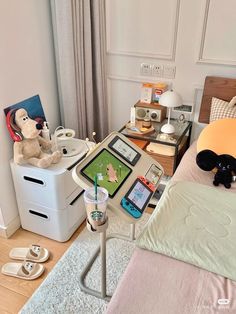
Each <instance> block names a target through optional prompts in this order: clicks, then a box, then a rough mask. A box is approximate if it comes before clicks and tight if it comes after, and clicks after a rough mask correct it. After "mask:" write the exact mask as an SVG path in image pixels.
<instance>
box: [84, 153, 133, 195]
mask: <svg viewBox="0 0 236 314" xmlns="http://www.w3.org/2000/svg"><path fill="white" fill-rule="evenodd" d="M131 172H132V170H131V169H130V168H129V167H128V166H126V165H125V164H124V163H123V162H122V161H121V160H119V159H118V158H117V157H115V156H114V155H113V154H111V153H110V152H109V151H108V150H106V149H105V148H104V149H103V150H101V151H100V152H99V153H98V154H97V155H96V156H95V157H94V158H93V159H92V160H91V161H90V162H89V163H88V164H87V165H86V166H85V167H84V168H83V169H81V174H82V175H84V176H85V177H86V178H87V179H89V180H90V181H91V182H94V179H95V176H96V175H97V178H98V181H97V183H98V186H101V187H103V188H105V189H107V191H108V193H109V196H110V197H111V198H112V197H113V196H114V195H115V194H116V192H117V191H118V189H119V188H120V187H121V186H122V184H123V183H124V181H125V180H126V179H127V178H128V176H129V175H130V173H131Z"/></svg>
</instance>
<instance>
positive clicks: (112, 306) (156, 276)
mask: <svg viewBox="0 0 236 314" xmlns="http://www.w3.org/2000/svg"><path fill="white" fill-rule="evenodd" d="M195 157H196V144H193V145H192V146H191V147H190V149H189V150H188V151H187V153H186V154H185V155H184V157H183V159H182V161H181V164H180V166H179V167H178V169H177V170H176V172H175V174H174V176H173V180H175V181H195V182H199V183H201V184H206V185H212V181H213V174H212V173H210V172H205V171H202V170H201V169H199V168H198V167H197V165H196V163H195ZM218 188H219V189H225V188H224V187H223V186H220V187H218ZM231 191H232V192H236V183H233V185H232V188H231ZM235 267H236V265H235ZM106 313H107V314H223V313H224V314H226V313H227V314H229V313H230V314H236V282H234V281H231V280H229V279H226V278H224V277H221V276H218V275H216V274H213V273H211V272H208V271H205V270H203V269H200V268H198V267H196V266H193V265H190V264H187V263H184V262H181V261H178V260H175V259H172V258H169V257H167V256H164V255H161V254H157V253H154V252H150V251H146V250H142V249H139V248H136V249H135V251H134V254H133V256H132V258H131V260H130V262H129V265H128V267H127V269H126V271H125V273H124V275H123V276H122V278H121V280H120V282H119V284H118V287H117V289H116V291H115V293H114V295H113V297H112V299H111V302H110V303H109V305H108V308H107V312H106Z"/></svg>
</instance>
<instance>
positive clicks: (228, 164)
mask: <svg viewBox="0 0 236 314" xmlns="http://www.w3.org/2000/svg"><path fill="white" fill-rule="evenodd" d="M196 162H197V165H198V166H199V167H200V168H201V169H202V170H204V171H211V170H213V169H214V168H215V167H216V168H217V172H216V174H215V177H214V181H213V184H214V185H215V186H218V185H219V184H220V183H221V184H223V185H224V186H225V187H226V188H227V189H229V188H230V187H231V182H232V177H233V172H235V173H236V159H235V158H234V157H233V156H231V155H227V154H223V155H217V154H216V153H214V152H213V151H212V150H209V149H205V150H202V151H201V152H199V153H198V154H197V157H196Z"/></svg>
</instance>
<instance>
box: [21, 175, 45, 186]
mask: <svg viewBox="0 0 236 314" xmlns="http://www.w3.org/2000/svg"><path fill="white" fill-rule="evenodd" d="M23 178H24V180H26V181H29V182H33V183H37V184H41V185H44V182H43V181H42V180H39V179H35V178H32V177H28V176H24V177H23Z"/></svg>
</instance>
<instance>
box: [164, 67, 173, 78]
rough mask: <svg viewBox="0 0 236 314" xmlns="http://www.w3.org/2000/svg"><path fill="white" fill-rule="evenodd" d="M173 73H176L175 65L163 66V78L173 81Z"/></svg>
mask: <svg viewBox="0 0 236 314" xmlns="http://www.w3.org/2000/svg"><path fill="white" fill-rule="evenodd" d="M175 71H176V66H175V65H165V66H164V73H163V77H165V78H170V79H174V78H175Z"/></svg>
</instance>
